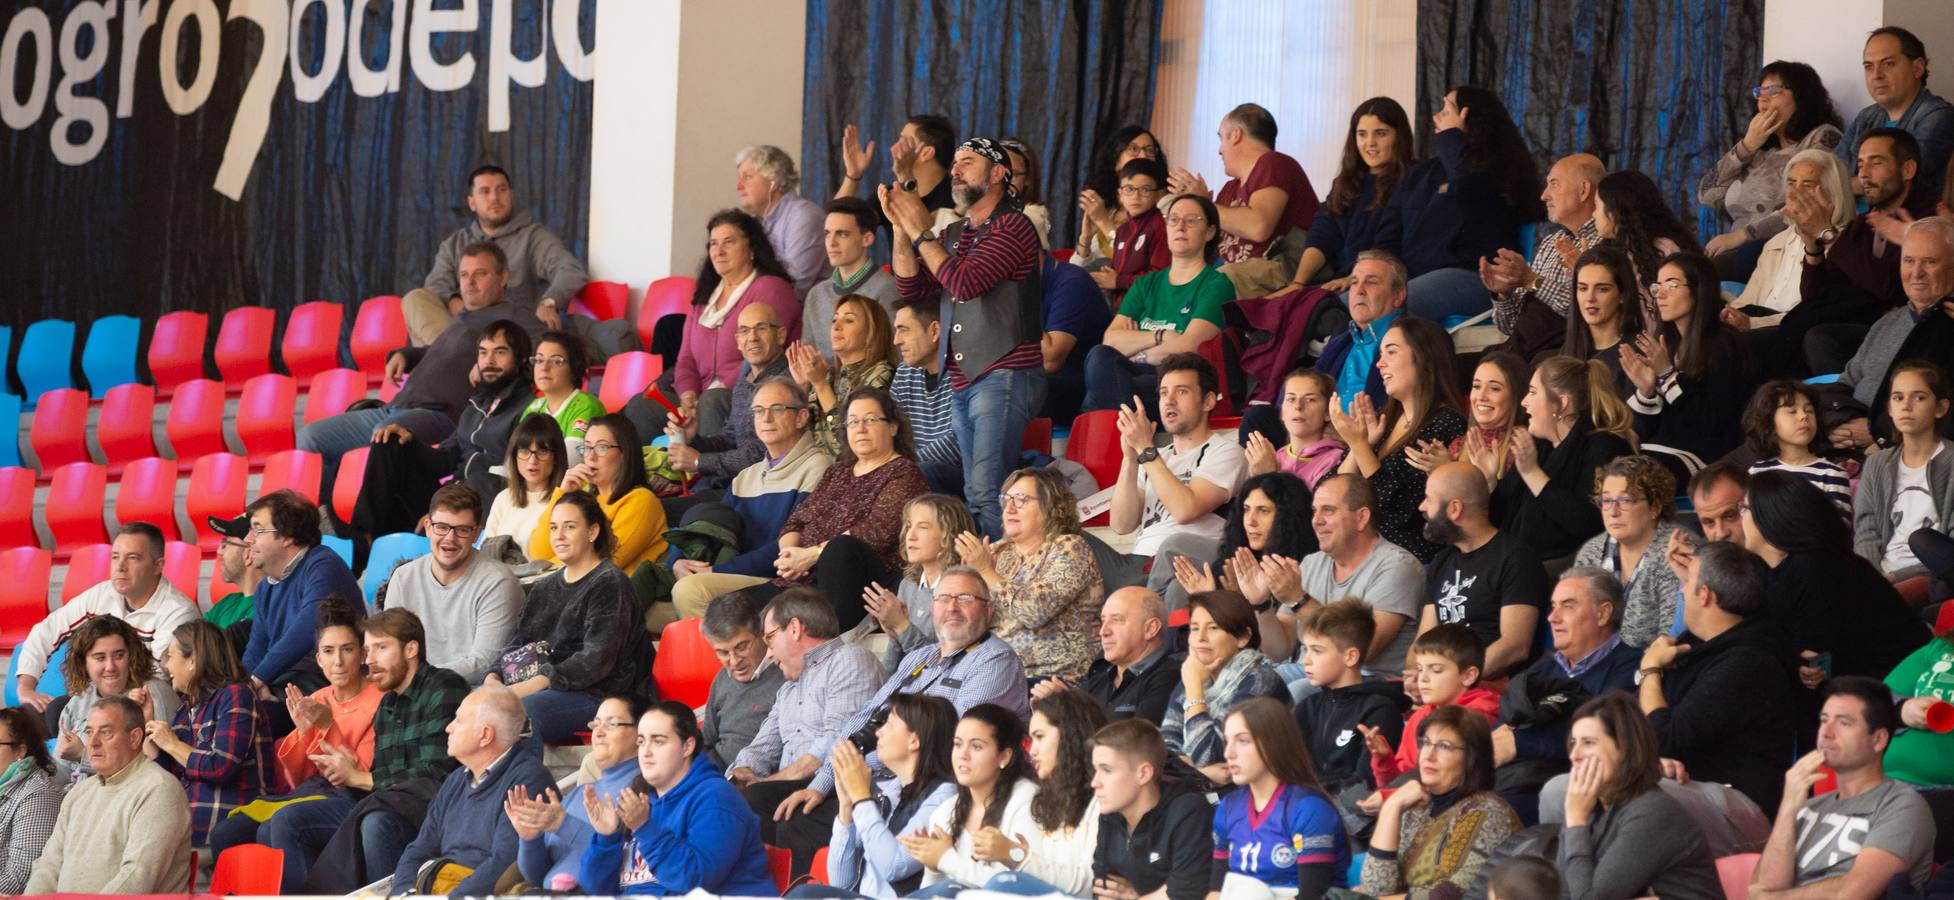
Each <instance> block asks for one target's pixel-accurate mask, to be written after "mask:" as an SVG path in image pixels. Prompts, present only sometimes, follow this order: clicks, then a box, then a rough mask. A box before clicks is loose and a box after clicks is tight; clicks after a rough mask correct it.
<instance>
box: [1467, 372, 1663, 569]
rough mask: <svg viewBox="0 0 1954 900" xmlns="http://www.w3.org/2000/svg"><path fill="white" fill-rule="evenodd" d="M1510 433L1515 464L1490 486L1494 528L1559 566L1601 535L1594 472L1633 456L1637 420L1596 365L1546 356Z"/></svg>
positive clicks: (1608, 375) (1607, 374)
mask: <svg viewBox="0 0 1954 900" xmlns="http://www.w3.org/2000/svg"><path fill="white" fill-rule="evenodd" d="M1520 405H1521V406H1523V407H1525V409H1526V411H1527V424H1526V427H1525V428H1524V429H1520V430H1516V431H1514V432H1513V435H1512V439H1511V443H1510V446H1509V450H1508V452H1509V455H1510V456H1511V458H1512V461H1513V464H1512V466H1510V467H1508V469H1507V470H1506V474H1504V475H1501V476H1500V479H1499V482H1498V483H1497V484H1495V485H1494V486H1493V521H1495V522H1498V523H1499V527H1500V530H1502V531H1508V532H1511V533H1513V534H1514V535H1515V536H1517V537H1519V539H1520V541H1521V542H1522V543H1524V544H1526V545H1527V546H1529V547H1532V548H1533V549H1534V550H1535V551H1536V552H1538V553H1539V554H1540V557H1541V558H1542V559H1559V558H1561V557H1563V556H1569V555H1572V554H1573V553H1574V551H1576V550H1579V549H1581V544H1582V543H1583V542H1585V541H1586V540H1587V539H1588V538H1591V537H1593V536H1595V535H1597V534H1600V533H1601V511H1600V510H1599V509H1598V508H1596V507H1595V505H1594V502H1593V500H1592V498H1591V496H1590V495H1591V494H1592V493H1593V487H1594V473H1595V470H1597V469H1599V468H1601V467H1602V466H1605V465H1607V464H1608V461H1609V460H1612V459H1614V458H1616V457H1618V456H1627V455H1629V454H1631V453H1634V452H1635V416H1634V414H1633V413H1631V412H1629V410H1628V404H1626V403H1623V402H1622V398H1621V397H1620V396H1618V395H1616V393H1615V373H1614V370H1612V369H1610V368H1608V365H1607V364H1606V363H1604V362H1602V361H1601V360H1599V359H1588V360H1579V359H1575V358H1574V357H1571V356H1550V357H1547V358H1546V359H1544V360H1541V362H1540V365H1537V366H1535V367H1534V369H1533V378H1532V380H1530V381H1528V382H1527V387H1526V395H1525V396H1524V397H1522V398H1521V400H1520Z"/></svg>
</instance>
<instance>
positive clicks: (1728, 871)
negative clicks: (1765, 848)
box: [1717, 853, 1763, 900]
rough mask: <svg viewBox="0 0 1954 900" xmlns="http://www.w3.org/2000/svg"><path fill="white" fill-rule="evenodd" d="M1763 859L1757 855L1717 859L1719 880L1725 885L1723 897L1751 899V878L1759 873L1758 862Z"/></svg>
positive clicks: (1737, 855)
mask: <svg viewBox="0 0 1954 900" xmlns="http://www.w3.org/2000/svg"><path fill="white" fill-rule="evenodd" d="M1762 858H1763V857H1762V856H1761V855H1760V854H1756V853H1736V854H1732V855H1730V856H1719V857H1717V880H1718V881H1720V882H1722V884H1723V895H1724V896H1725V897H1728V898H1730V900H1743V898H1745V897H1749V896H1750V876H1751V874H1752V873H1753V872H1755V871H1757V861H1758V860H1759V859H1762Z"/></svg>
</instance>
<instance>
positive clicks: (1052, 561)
mask: <svg viewBox="0 0 1954 900" xmlns="http://www.w3.org/2000/svg"><path fill="white" fill-rule="evenodd" d="M991 558H992V559H993V560H994V561H995V564H996V566H997V574H998V577H999V578H1001V579H1003V581H1004V586H1003V587H1002V588H1000V589H999V590H998V591H997V593H996V595H995V596H994V597H992V598H991V599H992V604H993V609H994V621H993V622H992V624H991V629H992V631H994V632H996V634H997V636H998V637H999V638H1001V639H1003V641H1004V642H1005V643H1007V644H1010V645H1011V649H1012V650H1016V651H1017V653H1018V659H1019V660H1020V661H1022V662H1023V663H1024V673H1025V677H1026V678H1037V677H1040V676H1043V675H1056V676H1058V677H1060V678H1070V679H1075V680H1076V679H1077V678H1078V677H1079V676H1081V675H1084V674H1085V671H1086V667H1087V666H1090V665H1092V660H1093V658H1094V657H1096V656H1098V655H1099V607H1100V605H1101V604H1102V603H1104V602H1105V597H1106V584H1105V581H1104V580H1102V579H1101V578H1100V575H1099V563H1098V561H1097V560H1096V559H1094V558H1093V555H1092V548H1091V547H1090V546H1089V545H1087V544H1086V539H1085V538H1083V537H1080V536H1079V535H1076V534H1061V535H1059V536H1058V537H1055V538H1051V539H1049V540H1046V541H1045V542H1044V543H1042V544H1040V545H1039V546H1038V550H1037V551H1036V552H1035V553H1034V554H1033V555H1031V556H1021V555H1019V553H1018V547H1017V545H1016V544H1014V543H1012V542H1011V541H1008V540H1004V541H998V542H997V543H995V544H992V545H991Z"/></svg>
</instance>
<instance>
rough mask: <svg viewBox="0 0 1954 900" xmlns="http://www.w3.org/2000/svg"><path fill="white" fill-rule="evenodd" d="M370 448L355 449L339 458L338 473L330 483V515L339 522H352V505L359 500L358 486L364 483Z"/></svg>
mask: <svg viewBox="0 0 1954 900" xmlns="http://www.w3.org/2000/svg"><path fill="white" fill-rule="evenodd" d="M372 450H373V448H372V447H355V448H353V449H351V450H348V451H346V455H345V456H341V457H340V458H339V471H338V473H336V474H335V475H334V476H333V482H332V514H333V515H335V516H338V517H339V521H341V522H351V521H353V505H354V504H356V503H358V502H359V500H360V485H362V484H365V483H366V455H367V454H368V453H371V452H372Z"/></svg>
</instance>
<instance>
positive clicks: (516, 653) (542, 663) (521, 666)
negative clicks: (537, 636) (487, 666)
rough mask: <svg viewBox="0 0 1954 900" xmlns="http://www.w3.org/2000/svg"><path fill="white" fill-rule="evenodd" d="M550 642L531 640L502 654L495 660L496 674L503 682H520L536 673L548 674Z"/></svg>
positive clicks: (536, 674) (534, 675)
mask: <svg viewBox="0 0 1954 900" xmlns="http://www.w3.org/2000/svg"><path fill="white" fill-rule="evenodd" d="M549 664H550V642H549V641H531V642H529V643H527V644H524V645H522V646H520V647H517V648H516V649H514V650H511V651H509V652H507V653H504V654H502V658H501V659H499V660H497V661H496V664H495V668H496V674H498V675H500V676H501V677H502V683H503V684H520V683H522V682H524V681H528V680H529V679H531V678H535V677H536V676H538V675H547V674H549V673H548V671H547V669H548V667H549Z"/></svg>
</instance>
